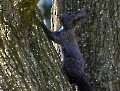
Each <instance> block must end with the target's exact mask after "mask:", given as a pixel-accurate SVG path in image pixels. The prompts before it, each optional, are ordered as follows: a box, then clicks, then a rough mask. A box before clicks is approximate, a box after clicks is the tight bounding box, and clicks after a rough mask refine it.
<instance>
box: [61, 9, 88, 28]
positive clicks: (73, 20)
mask: <svg viewBox="0 0 120 91" xmlns="http://www.w3.org/2000/svg"><path fill="white" fill-rule="evenodd" d="M85 18H87V16H86V15H85V12H84V9H81V10H78V11H76V12H74V13H73V14H62V15H60V17H59V19H60V24H61V25H62V26H63V27H64V28H66V29H72V28H74V27H75V26H76V25H77V24H78V23H79V21H80V20H82V19H85Z"/></svg>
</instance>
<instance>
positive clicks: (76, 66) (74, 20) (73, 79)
mask: <svg viewBox="0 0 120 91" xmlns="http://www.w3.org/2000/svg"><path fill="white" fill-rule="evenodd" d="M85 17H86V15H85V14H84V13H83V10H78V11H77V12H75V13H73V14H62V15H61V16H60V17H59V19H60V23H61V25H62V26H63V29H61V30H60V31H59V30H57V31H55V32H51V31H49V30H48V29H47V28H46V27H45V25H43V24H42V27H43V29H44V31H45V33H46V35H47V37H48V39H51V40H53V41H54V42H56V43H58V44H59V45H60V46H61V49H62V52H63V55H64V58H63V63H62V69H63V71H64V73H65V74H66V75H67V77H68V79H69V82H70V84H73V83H75V84H76V85H77V86H78V89H79V91H93V89H92V87H91V86H90V84H89V83H88V81H87V80H86V77H85V72H84V62H83V58H82V55H81V53H80V50H79V46H78V43H77V41H76V38H75V29H76V26H77V24H78V23H79V21H80V20H81V19H83V18H85Z"/></svg>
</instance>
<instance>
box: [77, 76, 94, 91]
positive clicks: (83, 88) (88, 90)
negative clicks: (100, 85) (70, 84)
mask: <svg viewBox="0 0 120 91" xmlns="http://www.w3.org/2000/svg"><path fill="white" fill-rule="evenodd" d="M76 84H77V86H78V91H93V88H92V87H91V86H90V84H89V83H88V81H87V79H86V78H85V77H82V78H80V79H79V80H78V81H77V82H76Z"/></svg>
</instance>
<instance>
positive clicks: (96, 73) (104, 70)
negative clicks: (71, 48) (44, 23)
mask: <svg viewBox="0 0 120 91" xmlns="http://www.w3.org/2000/svg"><path fill="white" fill-rule="evenodd" d="M37 2H38V0H0V88H1V90H3V91H8V90H11V91H21V90H24V91H72V89H71V86H70V84H69V83H68V81H67V80H66V77H64V75H63V74H62V72H61V68H60V67H61V66H60V64H61V61H60V59H59V57H58V54H57V53H56V50H55V48H54V46H53V43H52V42H51V41H48V39H47V38H46V35H45V34H44V33H43V30H42V29H41V26H40V24H39V22H40V21H41V17H40V14H39V13H40V11H39V10H37V9H36V4H37ZM80 8H85V9H86V13H87V14H88V17H89V19H88V20H86V21H84V22H81V23H80V24H79V27H78V29H77V30H76V34H77V36H76V37H77V40H78V43H79V46H80V50H81V53H82V54H83V57H84V60H85V71H86V75H87V77H88V80H89V81H90V82H91V85H92V86H93V87H94V89H95V91H120V75H119V74H120V1H119V0H53V7H52V19H51V21H52V27H51V29H52V30H56V29H57V28H58V27H59V20H57V19H58V16H59V15H60V14H61V13H67V12H68V13H72V12H74V11H76V10H77V9H80Z"/></svg>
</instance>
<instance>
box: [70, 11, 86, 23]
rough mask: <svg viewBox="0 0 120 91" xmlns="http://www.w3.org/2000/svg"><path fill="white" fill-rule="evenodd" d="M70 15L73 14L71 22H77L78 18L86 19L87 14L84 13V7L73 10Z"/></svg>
mask: <svg viewBox="0 0 120 91" xmlns="http://www.w3.org/2000/svg"><path fill="white" fill-rule="evenodd" d="M72 16H73V24H78V23H79V21H80V20H82V19H87V15H86V14H85V10H84V9H81V10H78V11H76V12H74V13H73V14H72Z"/></svg>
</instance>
